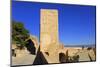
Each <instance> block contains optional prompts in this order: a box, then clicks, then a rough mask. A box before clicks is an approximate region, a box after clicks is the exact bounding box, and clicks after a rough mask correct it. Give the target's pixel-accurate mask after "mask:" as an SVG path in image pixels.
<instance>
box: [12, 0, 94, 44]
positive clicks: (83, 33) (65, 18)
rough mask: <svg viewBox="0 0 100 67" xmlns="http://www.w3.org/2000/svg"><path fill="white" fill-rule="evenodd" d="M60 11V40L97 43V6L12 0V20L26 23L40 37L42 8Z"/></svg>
mask: <svg viewBox="0 0 100 67" xmlns="http://www.w3.org/2000/svg"><path fill="white" fill-rule="evenodd" d="M41 8H42V9H57V10H58V12H59V20H58V22H59V40H60V42H61V43H63V44H65V45H83V44H86V45H87V44H89V45H90V44H95V23H96V18H95V17H96V7H95V6H82V5H81V6H80V5H69V4H66V5H65V4H50V3H48V4H47V3H36V2H20V1H13V2H12V20H15V21H19V22H22V23H24V25H25V28H26V29H27V30H29V32H30V34H32V35H35V36H37V37H38V38H39V33H40V29H39V28H40V27H39V26H40V25H39V24H40V9H41Z"/></svg>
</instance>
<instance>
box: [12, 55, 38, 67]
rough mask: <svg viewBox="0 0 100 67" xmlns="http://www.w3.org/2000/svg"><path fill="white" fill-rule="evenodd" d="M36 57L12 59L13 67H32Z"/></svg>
mask: <svg viewBox="0 0 100 67" xmlns="http://www.w3.org/2000/svg"><path fill="white" fill-rule="evenodd" d="M35 57H36V55H31V54H25V55H24V56H21V57H12V66H13V65H31V64H33V62H34V59H35Z"/></svg>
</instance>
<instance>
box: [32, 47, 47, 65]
mask: <svg viewBox="0 0 100 67" xmlns="http://www.w3.org/2000/svg"><path fill="white" fill-rule="evenodd" d="M43 64H48V62H47V60H46V58H45V57H44V55H43V53H42V52H41V51H40V46H39V48H38V51H37V55H36V58H35V60H34V62H33V65H43Z"/></svg>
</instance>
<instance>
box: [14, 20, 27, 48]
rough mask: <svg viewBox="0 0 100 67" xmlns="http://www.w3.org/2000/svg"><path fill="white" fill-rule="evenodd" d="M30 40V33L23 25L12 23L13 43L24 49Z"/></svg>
mask: <svg viewBox="0 0 100 67" xmlns="http://www.w3.org/2000/svg"><path fill="white" fill-rule="evenodd" d="M28 38H29V32H28V30H26V29H25V27H24V25H23V23H21V22H16V21H12V42H13V43H15V44H17V46H20V47H24V46H25V44H26V43H27V42H26V39H28ZM18 44H19V45H18Z"/></svg>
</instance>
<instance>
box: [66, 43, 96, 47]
mask: <svg viewBox="0 0 100 67" xmlns="http://www.w3.org/2000/svg"><path fill="white" fill-rule="evenodd" d="M64 47H96V45H94V44H93V45H90V44H89V45H64Z"/></svg>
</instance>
